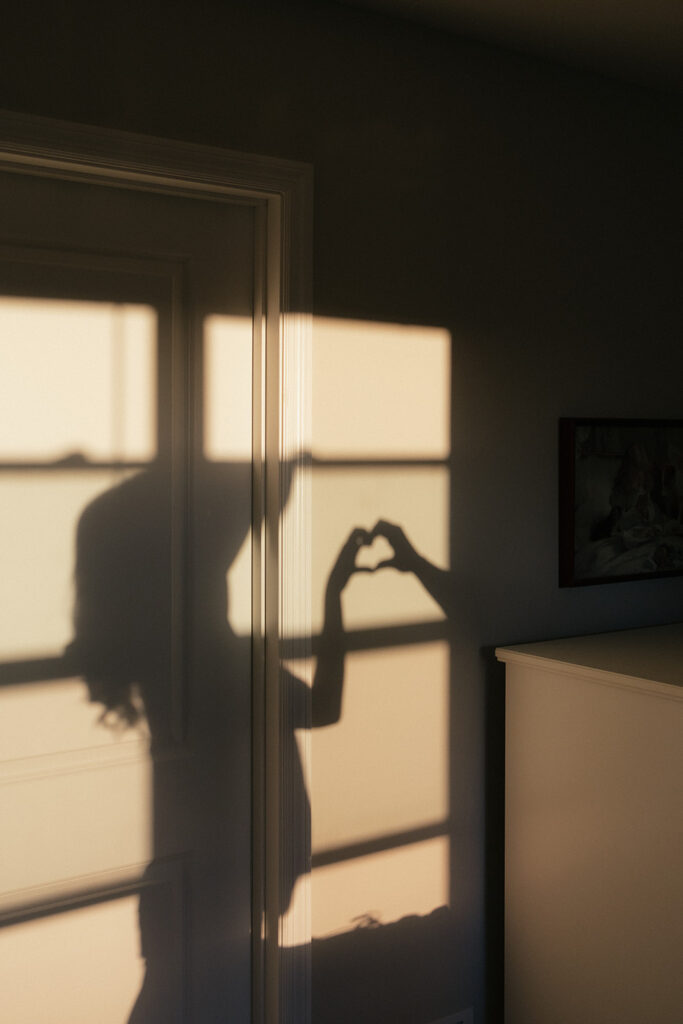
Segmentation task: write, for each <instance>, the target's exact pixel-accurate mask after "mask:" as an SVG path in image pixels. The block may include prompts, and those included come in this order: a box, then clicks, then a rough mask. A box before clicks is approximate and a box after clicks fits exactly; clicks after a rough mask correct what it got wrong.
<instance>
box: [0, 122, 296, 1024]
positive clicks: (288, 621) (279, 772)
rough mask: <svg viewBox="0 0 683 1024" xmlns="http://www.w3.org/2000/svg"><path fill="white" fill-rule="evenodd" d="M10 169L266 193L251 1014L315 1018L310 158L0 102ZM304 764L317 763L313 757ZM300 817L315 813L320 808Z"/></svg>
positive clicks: (258, 413) (3, 157)
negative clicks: (304, 730) (291, 811)
mask: <svg viewBox="0 0 683 1024" xmlns="http://www.w3.org/2000/svg"><path fill="white" fill-rule="evenodd" d="M0 171H10V172H15V173H29V174H31V175H33V176H36V175H38V176H45V177H48V178H58V179H68V180H71V181H81V182H85V183H89V184H102V185H110V186H116V187H119V188H120V187H124V188H125V187H128V188H133V189H139V190H143V191H151V192H162V193H168V194H171V195H182V196H185V197H188V198H192V197H195V198H202V199H213V200H216V201H221V200H224V201H225V200H226V199H228V198H229V197H236V196H237V197H240V196H241V197H244V198H247V199H249V198H253V199H256V200H260V201H261V206H262V208H264V209H265V214H264V218H263V224H262V231H261V237H262V239H263V248H264V251H263V253H262V259H261V261H260V262H261V265H262V267H263V273H264V275H265V283H264V288H263V294H264V296H265V306H266V308H265V310H263V311H258V310H257V311H256V312H255V322H258V321H259V313H262V316H260V320H261V324H262V327H261V330H260V332H258V331H257V334H258V333H260V337H255V344H254V452H253V455H254V511H253V550H254V561H253V593H254V599H253V613H254V616H253V622H254V666H255V687H254V688H255V694H256V698H255V703H254V725H253V750H254V764H253V769H254V770H253V777H254V793H253V868H254V893H253V906H254V920H253V934H254V943H253V958H252V963H253V969H252V975H253V1000H252V1005H253V1011H252V1016H253V1024H290V1022H291V1024H305V1022H306V1021H307V1020H308V1018H309V1016H310V1011H309V1005H310V999H309V993H310V984H309V975H308V970H309V968H308V957H307V956H305V955H304V956H301V957H288V958H287V959H286V960H285V958H283V957H282V956H281V951H282V949H283V947H285V946H289V945H291V941H290V938H291V936H292V935H296V936H298V937H299V940H300V938H301V936H304V937H305V936H307V937H308V938H309V940H310V921H309V920H308V911H307V908H306V907H305V906H299V908H298V910H297V909H296V908H295V910H294V912H293V913H292V912H290V914H289V915H288V917H287V923H286V924H284V923H282V922H280V921H279V904H280V901H279V879H280V875H281V869H282V867H283V865H285V864H287V863H289V862H291V860H292V859H293V858H294V857H297V858H299V857H300V854H301V850H302V849H303V850H304V851H305V852H308V851H310V837H309V836H308V835H293V834H292V830H291V828H288V827H284V828H283V827H282V824H283V823H282V821H281V807H280V803H281V800H280V792H281V787H282V786H284V787H285V788H289V790H290V792H291V793H297V792H298V791H299V790H298V787H297V786H296V785H295V784H294V773H295V771H296V766H295V765H294V764H291V763H288V760H289V755H288V754H287V751H288V750H290V749H291V745H290V744H286V743H284V742H283V729H284V728H286V721H285V720H286V718H287V714H286V709H284V712H283V709H282V708H281V705H280V692H281V687H280V678H281V672H282V669H281V659H280V654H279V650H280V641H281V640H282V639H284V638H287V639H288V654H289V656H290V657H295V658H296V659H297V660H298V661H299V664H302V663H304V660H306V661H309V660H310V659H309V658H308V656H309V654H310V638H311V624H310V623H311V619H310V592H311V586H310V566H309V559H308V552H309V551H310V543H309V538H310V500H309V493H310V471H309V458H308V453H309V452H310V444H309V436H308V432H309V415H308V411H309V408H310V396H309V391H310V379H311V374H310V361H311V353H310V339H311V295H310V282H311V205H312V203H311V201H312V173H311V168H310V167H309V166H308V165H305V164H299V163H293V162H290V161H284V160H275V159H271V158H266V157H261V156H250V155H244V154H241V153H235V152H232V151H229V150H223V149H217V148H213V147H208V146H200V145H194V144H187V143H182V142H175V141H170V140H165V139H157V138H152V137H148V136H142V135H133V134H129V133H127V132H119V131H113V130H109V129H102V128H97V127H90V126H87V125H78V124H72V123H68V122H61V121H54V120H50V119H46V118H38V117H33V116H27V115H23V114H15V113H10V112H0ZM285 467H287V470H286V471H285ZM292 470H294V473H293V476H290V474H291V473H292ZM289 479H292V484H291V487H290V486H289V482H288V481H289ZM287 493H288V494H289V496H288V498H287ZM285 499H286V501H287V515H285V516H283V515H282V514H281V511H280V510H281V509H282V508H283V506H284V502H285ZM307 756H308V755H307V753H306V744H303V750H302V757H303V758H304V760H305V759H306V757H307ZM303 768H304V772H305V773H307V769H308V765H307V764H305V763H304V765H303ZM290 773H291V777H292V785H291V787H288V781H289V780H288V775H289V774H290ZM302 810H303V809H302ZM297 818H298V820H300V821H302V822H306V820H307V815H306V814H305V813H302V814H300V815H297ZM284 824H285V825H287V823H284ZM303 827H305V826H303ZM295 915H298V917H299V918H300V919H299V920H297V919H296V916H295ZM285 928H286V929H287V931H288V933H289V934H284V933H283V930H284V929H285Z"/></svg>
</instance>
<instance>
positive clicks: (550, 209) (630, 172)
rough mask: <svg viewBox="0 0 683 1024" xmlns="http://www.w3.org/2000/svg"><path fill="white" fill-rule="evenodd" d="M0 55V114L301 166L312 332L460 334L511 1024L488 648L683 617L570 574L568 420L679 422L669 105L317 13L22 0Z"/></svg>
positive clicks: (458, 746)
mask: <svg viewBox="0 0 683 1024" xmlns="http://www.w3.org/2000/svg"><path fill="white" fill-rule="evenodd" d="M46 7H47V5H46ZM0 47H1V48H2V53H1V54H0V105H1V106H4V107H5V108H7V109H10V110H17V111H25V112H30V113H35V114H42V115H46V116H54V117H59V118H64V119H68V120H76V121H83V122H86V123H91V124H96V125H102V126H110V127H116V128H122V129H128V130H132V131H137V132H145V133H150V134H154V135H159V136H168V137H176V138H180V139H184V140H188V141H196V142H202V143H209V144H213V145H222V146H227V147H229V148H232V149H238V150H245V151H252V152H260V153H267V154H270V155H273V156H280V157H288V158H293V159H297V160H304V161H309V162H311V163H312V164H313V165H314V170H315V214H314V215H315V239H314V247H315V248H314V294H315V310H316V311H317V312H318V313H321V314H327V315H332V316H340V317H355V318H365V317H367V318H376V319H381V320H386V321H407V322H415V323H418V324H435V325H439V326H445V327H447V328H448V329H449V330H450V331H451V333H452V337H453V367H454V368H453V402H452V408H453V495H452V508H453V518H452V564H453V567H454V570H455V574H456V578H457V580H458V585H459V588H460V594H461V596H462V605H461V613H460V615H459V618H458V620H457V622H456V624H455V626H454V650H455V658H454V680H455V688H454V698H453V723H452V725H453V737H454V744H453V749H454V756H453V779H452V783H453V785H452V791H453V793H454V807H453V811H454V837H455V839H456V841H455V842H454V844H453V846H454V850H456V852H455V853H454V861H453V872H454V876H453V880H454V889H455V890H457V891H458V892H459V893H460V897H459V898H460V900H461V907H462V912H463V913H464V914H465V917H466V942H465V949H464V950H463V949H460V950H458V951H457V956H458V957H459V958H460V959H459V968H458V970H459V972H460V973H461V975H462V976H463V977H465V978H467V979H468V981H467V985H468V987H469V991H470V992H471V1001H472V1002H473V1003H476V1004H477V1006H478V1007H482V1006H483V1003H484V998H485V993H486V992H487V993H488V1004H489V1005H488V1014H487V1020H488V1021H489V1024H497V1022H498V1021H499V1020H500V1019H501V1010H500V983H501V974H500V970H501V947H500V937H501V922H502V905H501V895H502V890H501V877H502V875H501V870H502V861H501V853H500V851H501V836H502V833H501V823H502V819H501V802H500V783H501V768H502V761H501V757H502V742H501V741H502V736H501V725H502V714H501V709H502V704H501V699H502V680H501V674H500V672H499V671H498V670H497V668H496V667H495V666H493V665H492V662H491V658H490V654H488V653H487V649H489V648H490V647H491V646H492V645H495V644H499V643H511V642H516V641H522V640H529V639H539V638H547V637H552V636H558V635H563V634H572V633H581V632H587V631H588V632H592V631H601V630H607V629H615V628H621V627H629V626H634V625H645V624H651V623H659V622H666V621H671V620H674V619H679V618H681V615H682V614H683V581H681V580H662V581H656V582H645V583H629V584H613V585H609V586H597V587H590V588H583V589H577V590H560V589H558V586H557V569H556V562H557V554H556V550H557V530H556V515H557V498H556V493H557V468H556V433H557V419H558V417H559V416H563V415H602V416H612V415H613V416H645V417H650V416H666V417H675V416H681V415H683V396H682V392H681V376H682V371H683V345H681V341H680V323H681V314H682V313H683V308H682V307H683V299H682V290H681V288H680V280H679V274H678V267H677V259H676V257H677V255H678V257H679V258H680V249H679V242H680V204H679V194H678V193H679V188H680V180H681V171H682V170H683V166H682V164H683V159H682V155H681V149H680V143H679V144H678V148H677V140H680V138H681V127H682V125H681V120H682V118H681V111H680V104H679V102H678V99H677V98H676V97H675V96H674V95H673V94H670V95H665V94H661V93H657V92H655V91H648V90H647V89H645V88H644V87H642V86H636V85H629V84H627V83H625V82H621V83H620V82H617V81H611V80H609V79H607V78H601V77H600V76H598V75H589V74H587V73H585V72H581V71H574V70H572V69H570V68H568V67H563V66H560V65H553V64H551V63H546V62H544V61H542V60H540V59H538V60H535V59H531V58H525V57H523V56H521V55H515V54H514V53H507V52H505V51H502V50H498V49H494V48H487V47H485V46H482V45H480V44H475V43H468V42H467V41H466V40H459V39H456V38H448V37H446V36H445V35H440V34H438V33H437V32H435V31H431V30H427V29H420V28H418V27H416V26H411V25H409V24H407V23H403V22H399V21H395V22H394V21H392V20H390V19H385V18H383V17H381V16H375V15H371V14H363V13H359V12H355V11H352V10H347V9H344V8H341V7H337V6H336V5H327V4H322V3H318V4H310V5H300V4H282V5H278V6H274V7H273V8H272V9H266V8H265V7H264V6H262V5H261V4H258V3H256V4H254V3H252V4H250V5H241V4H234V3H225V2H224V3H218V2H215V3H211V2H207V0H194V2H190V0H164V2H155V3H153V2H146V3H140V2H138V3H131V2H129V0H126V2H123V3H118V4H117V5H116V6H113V7H111V8H107V7H106V6H103V5H97V4H92V3H85V2H81V0H76V2H72V3H70V4H68V5H66V6H63V7H60V6H58V5H54V6H52V7H49V8H48V9H47V13H43V14H42V16H40V17H39V16H37V15H36V11H35V10H32V9H31V5H30V4H28V3H27V4H25V5H22V6H19V5H18V4H17V5H15V6H14V10H13V11H12V13H11V15H7V14H6V15H5V22H4V24H3V26H2V33H1V34H0ZM463 894H464V895H463ZM487 939H488V945H487ZM454 956H455V953H454ZM486 967H488V979H486V978H485V973H486V972H485V968H486ZM454 1009H455V1007H454ZM477 1019H480V1018H477Z"/></svg>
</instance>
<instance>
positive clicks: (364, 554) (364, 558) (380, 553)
mask: <svg viewBox="0 0 683 1024" xmlns="http://www.w3.org/2000/svg"><path fill="white" fill-rule="evenodd" d="M393 557H394V549H393V548H392V546H391V544H390V543H389V541H388V540H387V538H386V537H383V536H380V535H377V536H375V537H372V539H371V540H370V541H369V542H368V543H365V544H361V545H360V546H359V548H358V551H357V552H356V562H355V567H356V569H359V570H361V571H363V572H374V571H375V570H376V569H377V568H378V566H380V565H381V564H382V563H384V562H387V561H389V559H391V558H393Z"/></svg>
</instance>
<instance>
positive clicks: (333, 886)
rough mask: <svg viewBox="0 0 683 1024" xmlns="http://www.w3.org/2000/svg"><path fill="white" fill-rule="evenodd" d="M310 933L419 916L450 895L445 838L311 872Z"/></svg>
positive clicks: (334, 931)
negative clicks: (409, 915)
mask: <svg viewBox="0 0 683 1024" xmlns="http://www.w3.org/2000/svg"><path fill="white" fill-rule="evenodd" d="M311 886H312V893H311V902H312V923H311V931H312V935H313V937H314V938H323V937H324V936H327V935H334V934H338V933H340V932H346V931H352V930H353V929H354V928H357V927H359V926H362V925H364V924H371V923H373V922H377V923H379V924H389V923H390V922H391V921H398V920H399V919H400V918H402V917H406V916H407V915H408V914H418V915H420V916H424V915H426V914H430V913H431V912H432V911H433V910H436V909H437V907H443V906H446V905H447V904H448V900H449V841H448V838H447V837H446V836H437V837H436V838H434V839H427V840H424V841H423V842H419V843H413V844H411V845H410V846H402V847H399V848H397V849H395V850H385V851H383V852H382V853H373V854H369V855H368V856H365V857H359V858H356V859H354V860H349V861H342V862H341V863H339V864H330V865H327V866H325V867H320V868H315V869H314V870H313V873H312V881H311Z"/></svg>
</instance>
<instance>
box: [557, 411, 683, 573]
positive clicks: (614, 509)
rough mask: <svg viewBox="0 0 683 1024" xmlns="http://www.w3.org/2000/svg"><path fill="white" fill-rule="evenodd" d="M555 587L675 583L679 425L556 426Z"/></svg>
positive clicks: (681, 540) (681, 522) (681, 457)
mask: <svg viewBox="0 0 683 1024" xmlns="http://www.w3.org/2000/svg"><path fill="white" fill-rule="evenodd" d="M559 484H560V524H559V525H560V586H561V587H576V586H582V585H585V584H590V583H615V582H617V581H618V580H638V579H651V578H654V577H659V576H679V575H683V420H609V419H561V420H560V465H559Z"/></svg>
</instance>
